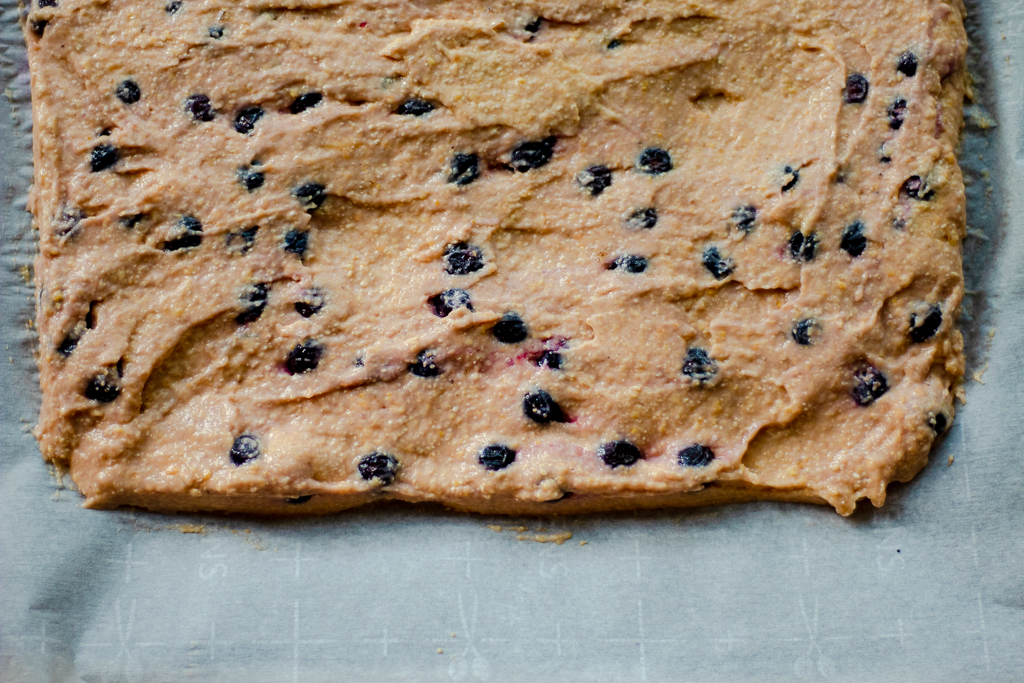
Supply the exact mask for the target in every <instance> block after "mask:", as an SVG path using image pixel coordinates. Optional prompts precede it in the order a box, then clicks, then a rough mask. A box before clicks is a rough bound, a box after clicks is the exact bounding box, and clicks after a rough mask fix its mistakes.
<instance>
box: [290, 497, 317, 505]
mask: <svg viewBox="0 0 1024 683" xmlns="http://www.w3.org/2000/svg"><path fill="white" fill-rule="evenodd" d="M311 500H313V494H307V495H305V496H296V497H294V498H285V499H284V502H285V503H287V504H288V505H302V504H303V503H308V502H309V501H311Z"/></svg>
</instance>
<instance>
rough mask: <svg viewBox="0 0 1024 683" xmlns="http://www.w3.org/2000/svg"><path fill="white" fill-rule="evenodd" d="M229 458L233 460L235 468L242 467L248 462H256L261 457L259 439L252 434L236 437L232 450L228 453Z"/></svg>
mask: <svg viewBox="0 0 1024 683" xmlns="http://www.w3.org/2000/svg"><path fill="white" fill-rule="evenodd" d="M228 456H229V457H230V458H231V462H233V463H234V464H235V467H240V466H242V465H244V464H245V463H247V462H251V461H253V460H255V459H256V458H258V457H260V441H259V439H257V438H256V437H255V436H253V435H252V434H242V435H241V436H238V437H235V441H234V443H232V444H231V450H230V451H228Z"/></svg>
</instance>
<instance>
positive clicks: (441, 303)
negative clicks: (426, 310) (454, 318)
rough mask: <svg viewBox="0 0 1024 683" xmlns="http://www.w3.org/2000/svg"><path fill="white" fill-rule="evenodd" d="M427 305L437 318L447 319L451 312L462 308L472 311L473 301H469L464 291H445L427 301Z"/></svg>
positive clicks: (467, 294)
mask: <svg viewBox="0 0 1024 683" xmlns="http://www.w3.org/2000/svg"><path fill="white" fill-rule="evenodd" d="M427 303H428V304H429V305H430V310H432V311H433V312H434V315H436V316H437V317H438V318H447V317H448V316H449V315H451V313H452V311H454V310H455V309H457V308H462V307H463V306H465V307H466V308H468V309H469V310H471V311H472V310H473V301H472V299H470V296H469V292H467V291H466V290H464V289H448V290H445V291H443V292H441V293H440V294H435V295H434V296H432V297H430V298H429V299H427Z"/></svg>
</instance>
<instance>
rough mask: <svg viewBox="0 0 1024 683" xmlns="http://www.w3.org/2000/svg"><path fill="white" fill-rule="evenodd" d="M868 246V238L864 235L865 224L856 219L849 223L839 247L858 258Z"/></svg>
mask: <svg viewBox="0 0 1024 683" xmlns="http://www.w3.org/2000/svg"><path fill="white" fill-rule="evenodd" d="M867 246H868V238H867V237H865V236H864V224H863V223H861V222H860V221H854V222H853V223H850V224H849V225H847V226H846V229H845V230H843V238H842V240H840V242H839V247H840V248H841V249H842V250H843V251H845V252H846V253H847V254H849V255H850V256H852V257H853V258H857V257H858V256H860V255H861V254H863V253H864V250H865V249H866V248H867Z"/></svg>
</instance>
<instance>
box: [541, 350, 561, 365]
mask: <svg viewBox="0 0 1024 683" xmlns="http://www.w3.org/2000/svg"><path fill="white" fill-rule="evenodd" d="M536 363H537V367H538V368H543V367H547V368H550V369H551V370H561V369H562V354H560V353H559V352H558V351H545V352H544V353H542V354H540V357H539V358H537V361H536Z"/></svg>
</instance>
